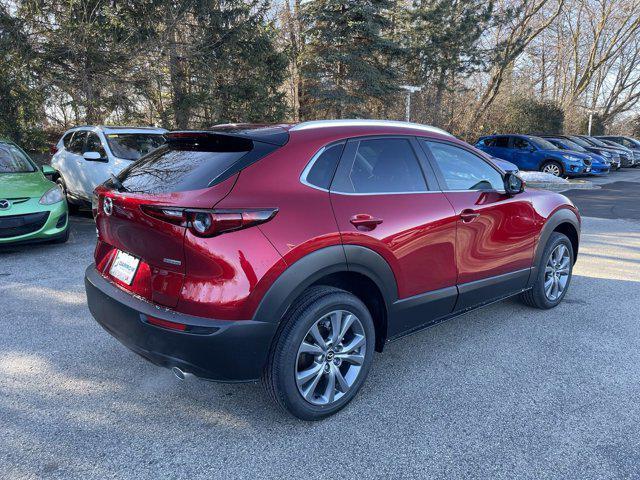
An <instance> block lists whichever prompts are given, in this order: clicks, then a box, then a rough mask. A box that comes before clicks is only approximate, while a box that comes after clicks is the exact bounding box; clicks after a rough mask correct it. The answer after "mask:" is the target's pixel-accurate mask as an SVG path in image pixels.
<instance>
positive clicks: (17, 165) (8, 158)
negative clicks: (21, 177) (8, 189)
mask: <svg viewBox="0 0 640 480" xmlns="http://www.w3.org/2000/svg"><path fill="white" fill-rule="evenodd" d="M35 171H36V168H35V166H34V165H33V164H32V163H31V162H30V161H29V159H28V158H27V157H26V156H25V154H24V153H22V152H21V151H20V150H19V149H17V148H16V147H14V146H13V145H8V144H0V173H32V172H35Z"/></svg>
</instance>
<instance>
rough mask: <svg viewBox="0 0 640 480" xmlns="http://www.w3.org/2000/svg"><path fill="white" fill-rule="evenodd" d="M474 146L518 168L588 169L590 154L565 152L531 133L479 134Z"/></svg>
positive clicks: (570, 173) (558, 173) (559, 171)
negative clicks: (480, 135)
mask: <svg viewBox="0 0 640 480" xmlns="http://www.w3.org/2000/svg"><path fill="white" fill-rule="evenodd" d="M476 147H477V148H479V149H480V150H482V151H483V152H486V153H488V154H489V155H491V156H493V157H497V158H501V159H503V160H507V161H508V162H511V163H513V164H515V165H517V166H518V168H519V169H521V170H539V171H541V172H545V173H550V174H552V175H555V176H556V177H560V176H575V175H582V174H586V173H589V172H590V171H591V157H589V156H588V155H583V154H580V153H573V152H564V151H562V150H560V149H559V148H558V147H556V146H555V145H553V144H552V143H550V142H547V141H546V140H544V139H542V138H540V137H535V136H532V135H489V136H487V137H482V138H480V139H479V140H478V142H477V143H476Z"/></svg>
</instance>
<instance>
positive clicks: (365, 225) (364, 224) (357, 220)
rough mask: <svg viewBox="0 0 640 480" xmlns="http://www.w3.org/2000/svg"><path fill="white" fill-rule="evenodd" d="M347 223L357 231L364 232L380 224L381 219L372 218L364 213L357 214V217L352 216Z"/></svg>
mask: <svg viewBox="0 0 640 480" xmlns="http://www.w3.org/2000/svg"><path fill="white" fill-rule="evenodd" d="M349 221H350V222H351V225H353V226H354V227H356V228H357V229H358V230H361V231H365V232H366V231H369V230H373V229H374V228H376V227H377V226H378V225H380V224H381V223H382V219H381V218H376V217H372V216H371V215H369V214H366V213H359V214H358V215H354V216H353V217H351V219H350V220H349Z"/></svg>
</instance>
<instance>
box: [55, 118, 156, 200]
mask: <svg viewBox="0 0 640 480" xmlns="http://www.w3.org/2000/svg"><path fill="white" fill-rule="evenodd" d="M165 133H167V130H164V129H162V128H145V127H141V128H138V127H103V126H84V127H76V128H72V129H70V130H68V131H66V132H65V133H64V135H63V136H62V138H61V139H60V141H58V143H57V144H56V146H55V148H54V152H55V153H54V155H53V158H52V159H51V166H52V167H53V168H55V169H56V174H55V176H54V180H55V181H56V182H57V183H58V184H59V185H60V186H61V187H62V189H63V190H64V192H65V193H66V195H67V201H68V202H69V206H70V207H77V206H82V205H87V206H88V205H90V204H91V195H92V193H93V189H94V188H96V186H98V185H99V184H101V183H102V182H104V181H105V180H107V179H108V178H109V176H110V175H117V174H118V173H120V171H121V170H123V169H124V168H125V167H127V166H128V165H130V164H131V162H132V161H135V160H138V159H139V158H140V157H142V156H143V155H146V154H147V153H151V152H152V151H154V150H155V149H156V148H158V147H160V146H162V145H163V144H164V143H165V138H164V134H165Z"/></svg>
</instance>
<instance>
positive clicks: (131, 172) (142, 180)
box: [111, 135, 276, 193]
mask: <svg viewBox="0 0 640 480" xmlns="http://www.w3.org/2000/svg"><path fill="white" fill-rule="evenodd" d="M275 148H276V147H275V146H273V145H268V144H264V143H262V142H253V141H251V140H247V139H244V138H239V137H233V136H224V135H202V136H194V137H187V136H185V137H184V138H177V139H170V141H169V142H168V143H167V144H166V145H164V146H162V147H160V148H159V149H157V150H155V151H154V152H153V153H151V154H150V155H147V156H146V157H144V158H142V159H140V161H138V162H135V163H133V164H131V165H130V166H129V167H127V168H126V169H124V170H123V171H122V172H121V173H120V175H118V180H120V182H121V183H122V186H123V187H124V189H125V190H127V191H130V192H137V193H170V192H182V191H187V190H199V189H202V188H207V187H209V186H211V185H213V184H215V183H219V182H221V181H222V180H224V179H226V178H228V177H229V176H231V175H232V174H233V173H236V172H237V171H239V170H241V169H242V168H244V167H245V166H247V165H249V164H251V163H253V162H255V161H257V160H258V159H259V158H261V157H263V156H264V155H266V154H268V153H270V152H271V151H273V150H274V149H275ZM111 186H112V185H111Z"/></svg>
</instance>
